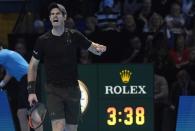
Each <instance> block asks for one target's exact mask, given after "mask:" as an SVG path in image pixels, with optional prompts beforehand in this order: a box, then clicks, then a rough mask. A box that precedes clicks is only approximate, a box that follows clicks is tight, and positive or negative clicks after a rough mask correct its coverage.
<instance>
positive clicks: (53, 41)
mask: <svg viewBox="0 0 195 131" xmlns="http://www.w3.org/2000/svg"><path fill="white" fill-rule="evenodd" d="M49 18H50V21H51V24H52V26H53V27H52V29H51V31H49V32H47V33H45V34H43V35H42V36H40V37H39V38H38V39H37V42H36V45H35V47H34V50H33V56H32V58H31V61H30V65H29V72H28V93H29V96H28V101H29V103H30V105H31V104H32V102H33V101H38V100H37V96H36V93H35V84H36V76H37V68H38V64H39V62H40V60H43V61H44V67H45V71H46V78H47V86H46V92H47V107H48V111H49V115H50V118H51V124H52V129H53V131H64V130H65V131H77V127H78V122H79V116H80V113H81V109H80V108H81V107H80V97H81V92H80V89H79V87H78V81H77V80H78V71H77V49H78V48H80V47H81V48H84V49H88V50H89V51H90V52H92V53H93V54H95V55H101V54H102V53H103V52H105V51H106V46H104V45H100V44H98V43H94V42H92V41H90V40H88V39H87V38H86V37H85V36H84V35H83V34H81V33H80V32H79V31H77V30H72V29H68V28H65V21H66V18H67V12H66V9H65V8H64V6H63V5H61V4H58V3H51V4H50V6H49Z"/></svg>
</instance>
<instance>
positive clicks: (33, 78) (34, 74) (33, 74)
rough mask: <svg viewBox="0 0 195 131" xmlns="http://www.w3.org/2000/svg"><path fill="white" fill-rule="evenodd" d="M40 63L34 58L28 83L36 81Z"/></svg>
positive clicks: (30, 66)
mask: <svg viewBox="0 0 195 131" xmlns="http://www.w3.org/2000/svg"><path fill="white" fill-rule="evenodd" d="M38 62H39V61H37V60H36V59H35V58H32V59H31V61H30V64H29V70H28V82H30V81H36V78H37V68H38Z"/></svg>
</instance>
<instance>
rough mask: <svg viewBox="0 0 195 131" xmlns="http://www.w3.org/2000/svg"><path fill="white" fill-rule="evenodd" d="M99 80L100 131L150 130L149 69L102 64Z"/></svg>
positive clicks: (150, 79) (151, 115)
mask: <svg viewBox="0 0 195 131" xmlns="http://www.w3.org/2000/svg"><path fill="white" fill-rule="evenodd" d="M105 72H106V73H108V74H110V75H109V80H108V76H106V75H105ZM117 77H118V78H117ZM99 78H100V79H99V83H100V85H99V88H100V90H99V92H100V94H99V113H98V114H99V131H143V130H146V131H148V130H149V131H153V72H152V66H149V65H145V66H144V65H143V66H138V65H133V66H132V65H131V66H130V65H126V66H125V65H124V66H122V67H121V65H120V66H119V65H116V66H113V68H110V67H109V65H102V67H101V69H100V72H99Z"/></svg>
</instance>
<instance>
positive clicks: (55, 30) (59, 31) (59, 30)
mask: <svg viewBox="0 0 195 131" xmlns="http://www.w3.org/2000/svg"><path fill="white" fill-rule="evenodd" d="M51 32H52V34H53V35H55V36H61V35H62V34H63V33H64V27H60V28H59V27H53V28H52V30H51Z"/></svg>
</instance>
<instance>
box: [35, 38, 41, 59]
mask: <svg viewBox="0 0 195 131" xmlns="http://www.w3.org/2000/svg"><path fill="white" fill-rule="evenodd" d="M33 57H35V58H36V59H38V60H41V58H42V57H43V40H41V39H40V38H38V39H37V41H36V43H35V46H34V49H33Z"/></svg>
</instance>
